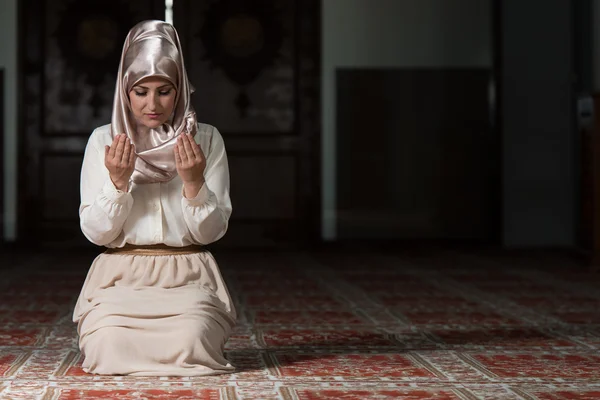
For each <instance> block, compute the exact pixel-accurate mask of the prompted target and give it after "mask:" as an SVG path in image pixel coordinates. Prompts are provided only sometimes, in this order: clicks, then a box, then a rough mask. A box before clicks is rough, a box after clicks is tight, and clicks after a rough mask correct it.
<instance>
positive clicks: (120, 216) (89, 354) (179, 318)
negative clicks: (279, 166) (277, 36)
mask: <svg viewBox="0 0 600 400" xmlns="http://www.w3.org/2000/svg"><path fill="white" fill-rule="evenodd" d="M192 91H193V89H192V87H191V85H190V83H189V82H188V78H187V74H186V70H185V66H184V62H183V56H182V54H181V46H180V43H179V38H178V36H177V32H176V31H175V29H174V28H173V26H172V25H170V24H168V23H165V22H162V21H144V22H141V23H139V24H137V25H136V26H134V27H133V28H132V29H131V31H130V32H129V34H128V35H127V38H126V40H125V44H124V46H123V53H122V57H121V62H120V65H119V71H118V77H117V85H116V90H115V97H114V106H113V115H112V121H111V124H110V125H105V126H102V127H99V128H97V129H96V130H94V132H93V133H92V135H91V137H90V139H89V142H88V145H87V147H86V151H85V156H84V160H83V166H82V171H81V206H80V210H79V214H80V221H81V229H82V231H83V233H84V235H85V236H86V237H87V238H88V239H89V240H90V241H91V242H93V243H95V244H97V245H101V246H106V247H108V250H107V251H106V252H105V253H103V254H100V255H99V256H98V257H97V258H96V259H95V260H94V262H93V264H92V266H91V268H90V270H89V272H88V275H87V278H86V280H85V282H84V284H83V288H82V290H81V294H80V296H79V299H78V301H77V304H76V306H75V310H74V314H73V320H74V321H75V322H77V323H78V333H79V347H80V349H81V352H82V354H83V356H84V357H85V358H84V361H83V368H84V370H85V371H86V372H89V373H93V374H103V375H112V374H118V375H160V376H193V375H209V374H217V373H226V372H231V371H233V369H234V368H233V366H232V365H231V364H229V363H228V362H227V360H226V359H225V358H224V356H223V347H224V344H225V342H226V340H227V338H228V336H229V334H230V333H231V329H232V328H233V326H234V324H235V318H236V312H235V309H234V306H233V304H232V301H231V297H230V296H229V293H228V291H227V287H226V285H225V283H224V281H223V279H222V277H221V274H220V272H219V268H218V266H217V264H216V262H215V260H214V258H213V256H212V255H211V253H209V252H208V251H206V250H205V248H203V247H202V246H203V245H206V244H208V243H211V242H214V241H216V240H218V239H220V238H221V237H222V236H223V235H224V234H225V232H226V230H227V225H228V220H229V216H230V215H231V202H230V198H229V169H228V165H227V155H226V152H225V147H224V143H223V138H222V137H221V135H220V134H219V132H218V131H217V129H215V128H214V127H212V126H210V125H206V124H199V123H197V122H196V115H195V112H194V110H193V108H192V105H191V103H190V95H191V93H192Z"/></svg>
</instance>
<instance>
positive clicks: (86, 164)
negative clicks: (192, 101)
mask: <svg viewBox="0 0 600 400" xmlns="http://www.w3.org/2000/svg"><path fill="white" fill-rule="evenodd" d="M111 143H112V137H111V134H110V125H104V126H101V127H99V128H96V129H95V130H94V132H93V133H92V135H91V136H90V139H89V140H88V144H87V146H86V149H85V155H84V158H83V166H82V169H81V206H80V207H79V219H80V225H81V230H82V231H83V234H84V235H85V237H87V238H88V239H89V240H90V241H91V242H92V243H94V244H97V245H99V246H106V247H111V248H112V247H122V246H124V245H125V243H129V244H134V245H149V244H159V243H164V244H166V245H169V246H174V247H180V246H187V245H190V244H209V243H211V242H214V241H217V240H219V239H220V238H221V237H223V235H224V234H225V232H226V231H227V226H228V222H229V217H230V216H231V200H230V198H229V166H228V164H227V154H226V152H225V143H224V142H223V137H222V136H221V134H220V133H219V131H218V130H217V129H216V128H215V127H213V126H211V125H207V124H198V133H197V135H196V143H198V144H199V145H200V147H201V148H202V151H203V152H204V155H205V157H206V169H205V171H204V177H205V184H204V185H203V186H202V188H201V189H200V191H199V192H198V195H197V196H196V197H194V198H193V199H187V198H186V197H185V196H184V195H183V182H182V181H181V178H180V177H179V176H176V177H175V178H173V179H172V180H171V181H169V182H165V183H153V184H135V183H133V182H130V184H129V189H128V191H127V192H123V191H120V190H118V189H117V188H116V187H115V185H114V184H113V183H112V181H111V180H110V177H109V174H108V169H107V168H106V166H105V165H104V146H105V145H108V146H110V145H111Z"/></svg>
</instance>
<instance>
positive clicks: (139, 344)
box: [73, 251, 236, 376]
mask: <svg viewBox="0 0 600 400" xmlns="http://www.w3.org/2000/svg"><path fill="white" fill-rule="evenodd" d="M235 320H236V312H235V309H234V306H233V304H232V301H231V297H230V295H229V292H228V290H227V287H226V286H225V283H224V281H223V278H222V277H221V273H220V271H219V267H218V266H217V263H216V261H215V259H214V257H213V256H212V254H211V253H210V252H208V251H205V252H199V253H198V252H196V253H193V254H177V255H158V256H157V255H131V254H127V255H123V254H108V253H104V254H100V255H99V256H98V257H97V258H96V259H95V260H94V262H93V263H92V266H91V268H90V270H89V272H88V275H87V278H86V280H85V282H84V284H83V288H82V290H81V293H80V295H79V299H78V301H77V304H76V306H75V310H74V313H73V321H74V322H76V323H77V324H78V328H77V330H78V333H79V348H80V349H81V353H82V355H83V356H84V361H83V369H84V370H85V371H86V372H88V373H92V374H101V375H136V376H197V375H214V374H220V373H227V372H232V371H233V370H234V367H233V366H232V365H231V364H230V363H229V362H228V361H227V360H226V359H225V357H224V355H223V348H224V345H225V342H226V341H227V339H228V337H229V335H230V333H231V330H232V328H233V326H234V325H235Z"/></svg>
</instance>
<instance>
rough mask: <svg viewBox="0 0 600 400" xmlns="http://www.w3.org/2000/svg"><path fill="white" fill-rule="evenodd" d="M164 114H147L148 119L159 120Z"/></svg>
mask: <svg viewBox="0 0 600 400" xmlns="http://www.w3.org/2000/svg"><path fill="white" fill-rule="evenodd" d="M161 115H162V114H146V116H147V117H148V118H151V119H156V118H159V117H160V116H161Z"/></svg>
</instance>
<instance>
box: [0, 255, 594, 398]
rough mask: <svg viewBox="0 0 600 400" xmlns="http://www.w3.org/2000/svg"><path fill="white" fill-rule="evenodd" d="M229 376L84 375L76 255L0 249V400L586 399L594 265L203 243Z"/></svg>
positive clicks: (83, 263)
mask: <svg viewBox="0 0 600 400" xmlns="http://www.w3.org/2000/svg"><path fill="white" fill-rule="evenodd" d="M217 258H218V260H219V261H220V264H221V267H222V270H223V274H224V275H225V278H226V280H227V282H228V284H229V285H230V289H231V292H232V295H233V296H234V298H235V301H236V304H237V308H238V311H239V314H240V315H239V324H238V326H237V328H236V330H235V333H234V335H233V337H232V338H231V340H230V341H229V343H228V345H227V354H228V358H229V359H230V360H231V361H232V363H234V364H235V365H236V366H237V368H238V370H237V372H236V373H234V374H230V375H220V376H215V377H204V378H200V377H198V378H171V377H165V378H151V377H148V378H146V377H137V378H134V377H123V376H119V377H106V376H90V375H87V374H86V373H84V372H83V371H82V369H81V361H82V360H81V357H80V354H79V352H78V349H77V337H76V327H75V326H74V324H73V323H71V312H72V307H73V305H74V301H75V298H76V296H77V294H78V292H79V289H80V287H81V285H82V283H83V278H84V276H85V273H86V272H87V268H88V267H89V264H90V262H91V258H90V257H89V256H73V257H70V258H69V260H68V261H67V262H66V264H65V259H64V258H60V257H58V256H49V255H48V256H36V257H22V258H20V259H15V260H11V261H10V264H7V263H8V261H7V259H5V258H0V261H1V262H2V264H3V265H2V268H1V269H0V278H1V279H0V322H1V323H0V398H2V399H24V400H25V399H26V400H32V399H43V400H75V399H83V400H96V399H98V400H100V399H103V400H104V399H119V400H123V399H155V400H176V399H177V400H188V399H189V400H192V399H193V400H219V399H223V400H243V399H261V400H268V399H280V400H326V399H327V400H330V399H336V400H362V399H381V400H383V399H386V400H387V399H415V400H416V399H435V400H446V399H447V400H450V399H542V400H570V399H600V351H599V349H600V290H599V288H600V274H593V273H590V272H588V271H586V270H585V268H583V267H581V266H578V265H576V264H575V263H574V262H573V261H570V260H568V259H566V258H562V259H561V258H558V257H548V256H542V255H540V256H531V255H529V256H511V257H507V256H503V255H498V254H497V255H493V254H485V253H475V252H473V253H469V252H466V251H465V252H450V251H437V252H434V253H428V252H421V253H420V254H419V253H418V252H414V253H412V254H411V253H406V254H377V253H366V252H365V253H361V252H354V253H352V254H349V253H346V254H343V253H331V252H330V253H314V254H304V253H276V254H269V255H265V254H257V253H248V254H233V255H232V254H217Z"/></svg>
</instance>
